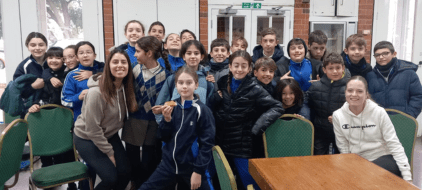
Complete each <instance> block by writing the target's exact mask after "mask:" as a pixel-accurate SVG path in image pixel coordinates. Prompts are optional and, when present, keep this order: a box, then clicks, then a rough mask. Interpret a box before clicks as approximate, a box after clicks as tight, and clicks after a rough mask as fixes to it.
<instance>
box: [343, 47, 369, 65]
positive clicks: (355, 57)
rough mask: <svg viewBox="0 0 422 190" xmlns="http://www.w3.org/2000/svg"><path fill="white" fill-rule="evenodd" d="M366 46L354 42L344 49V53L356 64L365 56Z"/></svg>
mask: <svg viewBox="0 0 422 190" xmlns="http://www.w3.org/2000/svg"><path fill="white" fill-rule="evenodd" d="M365 52H366V47H365V46H364V45H362V46H358V45H357V44H356V43H354V42H352V44H351V45H350V46H349V47H348V48H346V49H344V53H345V54H347V55H348V56H349V59H350V61H351V62H352V63H355V64H358V63H359V61H360V60H361V59H362V58H363V56H365Z"/></svg>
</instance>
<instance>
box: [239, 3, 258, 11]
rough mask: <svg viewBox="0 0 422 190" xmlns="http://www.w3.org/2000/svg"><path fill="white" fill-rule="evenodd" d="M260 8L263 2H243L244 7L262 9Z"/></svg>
mask: <svg viewBox="0 0 422 190" xmlns="http://www.w3.org/2000/svg"><path fill="white" fill-rule="evenodd" d="M260 8H261V3H247V2H243V3H242V9H260Z"/></svg>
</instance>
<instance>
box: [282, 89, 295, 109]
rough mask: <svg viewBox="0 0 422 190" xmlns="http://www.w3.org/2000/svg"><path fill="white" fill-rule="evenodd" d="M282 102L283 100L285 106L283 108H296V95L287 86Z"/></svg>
mask: <svg viewBox="0 0 422 190" xmlns="http://www.w3.org/2000/svg"><path fill="white" fill-rule="evenodd" d="M281 100H282V102H281V103H282V104H283V108H289V107H292V106H294V102H295V93H294V92H293V90H292V89H291V88H290V86H288V85H287V86H286V87H285V88H284V89H283V93H282V94H281Z"/></svg>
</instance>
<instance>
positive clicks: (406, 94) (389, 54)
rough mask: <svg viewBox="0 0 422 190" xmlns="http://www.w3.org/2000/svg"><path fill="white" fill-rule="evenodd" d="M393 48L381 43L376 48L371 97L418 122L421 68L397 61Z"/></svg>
mask: <svg viewBox="0 0 422 190" xmlns="http://www.w3.org/2000/svg"><path fill="white" fill-rule="evenodd" d="M396 55H397V52H396V51H395V50H394V46H393V44H391V43H390V42H387V41H381V42H378V43H377V44H376V45H375V47H374V57H375V60H376V62H377V63H376V66H375V67H374V69H373V70H372V71H371V72H369V73H368V74H367V76H366V79H367V81H368V88H369V93H370V94H371V96H372V98H373V99H374V100H375V101H376V102H377V103H378V104H379V105H381V106H382V107H384V108H392V109H396V110H400V111H402V112H405V113H407V114H409V115H411V116H413V117H414V118H417V117H418V115H419V114H420V112H421V109H422V86H421V83H420V81H419V77H418V75H417V74H416V70H417V69H418V66H417V65H415V64H413V63H411V62H407V61H404V60H400V59H397V57H396Z"/></svg>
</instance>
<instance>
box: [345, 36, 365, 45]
mask: <svg viewBox="0 0 422 190" xmlns="http://www.w3.org/2000/svg"><path fill="white" fill-rule="evenodd" d="M352 43H355V44H356V45H358V46H364V47H366V40H365V37H364V36H363V35H362V34H352V35H351V36H349V37H348V38H347V39H346V49H348V48H349V47H350V46H351V45H352Z"/></svg>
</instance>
